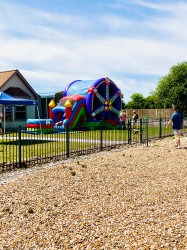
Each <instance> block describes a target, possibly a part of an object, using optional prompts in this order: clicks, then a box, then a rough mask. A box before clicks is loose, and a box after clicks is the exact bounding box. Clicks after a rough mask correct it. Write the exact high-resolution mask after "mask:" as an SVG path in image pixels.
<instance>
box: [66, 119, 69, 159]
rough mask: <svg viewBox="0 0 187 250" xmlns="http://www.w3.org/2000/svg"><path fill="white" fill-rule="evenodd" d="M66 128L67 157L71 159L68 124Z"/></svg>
mask: <svg viewBox="0 0 187 250" xmlns="http://www.w3.org/2000/svg"><path fill="white" fill-rule="evenodd" d="M65 128H66V157H67V158H69V126H68V124H67V126H66V127H65Z"/></svg>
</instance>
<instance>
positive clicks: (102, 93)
mask: <svg viewBox="0 0 187 250" xmlns="http://www.w3.org/2000/svg"><path fill="white" fill-rule="evenodd" d="M121 98H122V94H121V91H120V89H119V88H118V87H117V85H116V84H115V83H114V82H113V81H112V80H111V79H109V78H108V77H105V78H100V79H97V80H76V81H73V82H71V83H70V84H68V85H67V87H66V88H65V90H64V92H63V96H62V98H61V99H60V101H59V103H58V104H57V106H55V103H54V100H52V101H51V103H50V104H49V113H50V119H51V121H52V122H51V124H50V125H52V124H53V126H54V128H55V129H56V130H58V131H59V130H63V129H64V128H65V127H67V126H68V127H70V128H71V129H73V128H75V127H76V125H77V124H78V122H79V121H82V122H85V124H87V126H88V127H89V124H93V123H95V122H100V121H103V122H105V124H107V125H110V126H114V125H116V124H118V123H119V113H120V110H121V107H122V99H121ZM28 125H29V123H28ZM33 125H34V124H33ZM43 125H44V124H43ZM30 126H31V125H30ZM45 126H46V124H45ZM31 127H32V126H31ZM28 128H29V126H28ZM43 128H45V127H43Z"/></svg>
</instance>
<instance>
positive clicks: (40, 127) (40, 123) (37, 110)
mask: <svg viewBox="0 0 187 250" xmlns="http://www.w3.org/2000/svg"><path fill="white" fill-rule="evenodd" d="M36 108H37V113H38V119H39V124H40V131H42V124H41V121H40V112H39V108H38V105H37V106H36Z"/></svg>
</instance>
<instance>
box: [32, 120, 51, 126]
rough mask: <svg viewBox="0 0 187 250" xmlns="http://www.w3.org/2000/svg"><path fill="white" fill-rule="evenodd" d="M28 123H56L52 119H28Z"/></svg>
mask: <svg viewBox="0 0 187 250" xmlns="http://www.w3.org/2000/svg"><path fill="white" fill-rule="evenodd" d="M27 124H42V125H44V124H54V121H53V120H52V119H27Z"/></svg>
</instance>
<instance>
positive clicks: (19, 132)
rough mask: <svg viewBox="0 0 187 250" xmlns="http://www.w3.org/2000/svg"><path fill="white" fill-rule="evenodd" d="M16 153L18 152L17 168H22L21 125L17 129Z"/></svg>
mask: <svg viewBox="0 0 187 250" xmlns="http://www.w3.org/2000/svg"><path fill="white" fill-rule="evenodd" d="M18 152H19V167H21V166H22V162H21V125H19V127H18Z"/></svg>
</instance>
